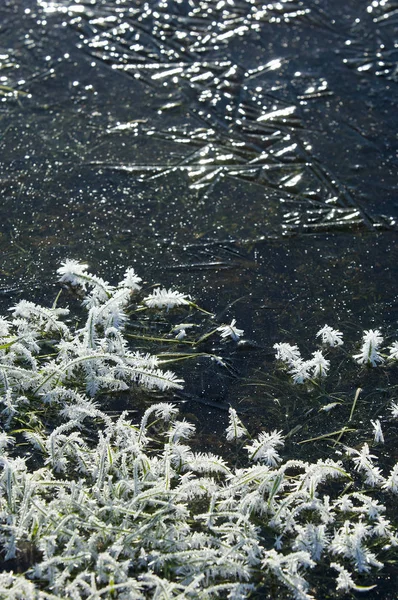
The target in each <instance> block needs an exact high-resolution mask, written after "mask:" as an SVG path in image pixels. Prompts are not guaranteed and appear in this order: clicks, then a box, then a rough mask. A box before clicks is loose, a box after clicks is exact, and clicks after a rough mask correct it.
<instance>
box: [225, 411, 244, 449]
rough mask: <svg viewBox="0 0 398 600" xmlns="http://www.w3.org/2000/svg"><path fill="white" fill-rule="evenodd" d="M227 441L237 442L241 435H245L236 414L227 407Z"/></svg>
mask: <svg viewBox="0 0 398 600" xmlns="http://www.w3.org/2000/svg"><path fill="white" fill-rule="evenodd" d="M226 434H227V440H228V442H230V441H231V440H237V439H238V438H240V437H242V436H243V435H247V429H246V427H245V426H244V425H243V423H242V421H241V420H240V419H239V417H238V415H237V412H236V410H235V409H234V408H232V407H231V406H230V407H229V425H228V427H227V429H226Z"/></svg>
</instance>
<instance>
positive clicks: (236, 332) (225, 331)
mask: <svg viewBox="0 0 398 600" xmlns="http://www.w3.org/2000/svg"><path fill="white" fill-rule="evenodd" d="M235 325H236V319H232V321H231V324H230V325H220V327H217V329H216V331H218V332H219V333H220V336H221V337H222V338H224V339H225V338H227V337H230V338H231V339H233V340H234V342H237V341H238V340H239V338H240V337H242V335H243V334H244V331H243V329H238V328H237V327H235Z"/></svg>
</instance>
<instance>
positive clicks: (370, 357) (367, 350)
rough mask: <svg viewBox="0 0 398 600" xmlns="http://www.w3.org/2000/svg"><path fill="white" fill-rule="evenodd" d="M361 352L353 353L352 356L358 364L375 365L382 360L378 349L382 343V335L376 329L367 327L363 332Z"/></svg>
mask: <svg viewBox="0 0 398 600" xmlns="http://www.w3.org/2000/svg"><path fill="white" fill-rule="evenodd" d="M362 339H363V344H362V348H361V352H360V353H359V354H355V355H354V358H355V360H356V361H357V363H359V364H363V365H369V364H370V365H372V367H376V365H377V363H382V362H384V359H383V358H382V357H381V356H380V354H379V352H378V350H379V348H380V346H381V344H382V343H383V337H382V335H381V333H380V331H379V330H378V329H369V330H368V331H365V332H364V335H363V338H362Z"/></svg>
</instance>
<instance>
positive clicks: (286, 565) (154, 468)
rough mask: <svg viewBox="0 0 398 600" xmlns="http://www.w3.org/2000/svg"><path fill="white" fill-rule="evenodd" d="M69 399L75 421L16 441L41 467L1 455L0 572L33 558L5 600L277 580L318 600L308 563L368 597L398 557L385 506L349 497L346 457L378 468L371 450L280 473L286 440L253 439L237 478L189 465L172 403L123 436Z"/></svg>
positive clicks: (231, 471)
mask: <svg viewBox="0 0 398 600" xmlns="http://www.w3.org/2000/svg"><path fill="white" fill-rule="evenodd" d="M75 400H76V405H75V409H81V411H80V412H79V410H75V412H74V415H73V419H72V420H70V419H68V416H67V412H68V411H61V412H60V413H59V416H60V421H61V423H60V424H59V425H58V426H57V427H56V428H55V429H54V430H53V431H52V432H51V434H49V433H48V432H46V429H45V428H44V427H43V428H42V429H41V430H40V431H38V432H37V434H36V439H35V438H34V437H33V436H26V442H27V443H28V444H30V445H32V447H34V448H35V453H36V455H37V454H38V452H40V454H41V457H42V465H39V466H32V464H30V463H29V457H20V456H16V455H15V454H14V449H13V446H12V445H11V444H10V443H9V441H8V440H6V441H5V443H4V444H2V445H1V450H0V462H1V464H2V467H3V469H2V473H1V475H0V515H1V516H0V518H1V521H2V527H1V528H0V545H1V548H2V554H3V559H4V561H5V563H4V564H5V565H7V561H8V560H11V559H14V558H17V559H18V557H20V556H22V554H23V555H24V556H25V557H26V556H29V557H30V558H29V561H28V562H29V566H28V567H26V570H25V571H24V572H23V573H20V574H18V575H14V574H13V573H3V574H1V575H0V594H1V595H2V596H3V597H7V598H8V597H10V598H12V597H15V598H18V597H23V598H26V599H29V598H32V599H33V598H39V597H42V598H52V599H54V598H59V599H61V598H62V599H71V600H72V599H73V600H75V599H77V600H83V599H87V598H95V597H98V598H102V597H111V596H110V593H111V591H112V597H114V598H120V599H121V600H122V599H127V598H137V599H149V598H153V597H162V598H170V599H171V598H176V597H177V598H178V597H179V598H181V599H182V598H193V599H197V600H200V599H201V598H225V597H228V598H249V597H250V594H251V593H252V592H253V591H255V590H256V589H257V588H259V587H262V588H263V587H264V586H265V587H267V586H268V585H270V584H271V582H273V583H272V585H273V586H275V579H276V580H277V581H278V582H279V584H280V585H281V586H282V587H284V588H286V590H287V592H288V595H289V597H291V598H294V599H299V600H311V599H313V598H318V600H322V598H320V597H319V596H318V597H317V596H316V595H314V593H313V590H312V587H313V583H312V574H311V570H312V568H313V567H314V566H315V565H316V564H319V565H321V566H322V570H323V572H324V573H325V575H326V576H329V577H333V573H334V572H335V571H337V573H338V576H337V585H338V586H340V589H359V588H361V589H362V587H367V589H372V587H373V586H372V585H370V586H362V585H361V582H362V581H363V577H362V578H361V577H360V579H359V583H358V582H357V580H358V575H359V576H361V573H362V574H365V575H367V578H366V582H368V580H369V578H370V577H371V574H372V573H373V572H376V573H377V571H378V570H379V569H382V568H383V558H382V557H384V556H385V557H388V556H389V548H390V549H391V551H395V550H394V549H395V548H396V547H397V545H398V537H397V531H396V528H395V527H394V525H393V524H392V523H391V522H390V521H389V520H388V519H387V518H386V517H385V516H384V515H385V513H386V512H387V509H386V506H384V505H383V504H382V503H381V502H380V501H379V499H376V498H374V496H373V493H372V490H369V489H368V490H366V491H363V492H355V491H352V490H353V489H354V490H355V489H360V488H361V486H362V487H363V485H364V484H363V481H362V483H361V472H357V471H356V468H355V466H356V464H357V460H356V458H357V457H358V456H361V457H362V456H363V457H364V460H365V462H367V463H369V462H371V463H372V464H373V461H374V460H376V459H375V457H370V456H369V452H368V450H367V449H365V450H364V451H358V454H357V455H355V457H354V460H352V459H350V458H349V457H348V458H347V459H346V460H345V463H344V464H343V463H342V462H339V461H333V460H331V459H327V460H319V461H317V462H316V463H312V464H311V463H308V462H306V461H302V460H287V461H286V460H283V458H282V457H280V456H276V454H275V448H276V446H280V447H282V446H283V442H284V439H283V436H282V434H281V433H280V432H276V431H274V432H272V433H268V432H262V433H261V434H260V435H259V436H258V437H257V438H256V439H255V440H254V442H253V443H252V444H248V445H247V446H246V450H248V458H247V459H246V461H245V464H241V466H240V467H239V468H236V467H234V466H233V465H230V464H228V463H227V462H226V461H225V460H223V459H222V458H220V457H218V456H216V455H214V454H211V453H196V452H194V451H193V450H192V449H191V447H190V446H189V444H188V442H187V440H189V438H191V437H192V435H193V434H194V432H195V427H194V426H193V425H192V424H190V423H188V422H186V421H184V420H180V419H179V418H178V410H177V408H176V407H175V406H173V405H172V404H168V403H157V404H154V405H153V406H151V407H149V408H148V409H147V410H146V412H145V414H144V415H143V417H142V419H141V422H140V423H133V422H131V420H130V419H129V417H128V415H127V413H123V414H121V415H119V416H118V417H117V418H110V417H109V416H108V415H106V414H105V413H103V412H101V411H100V410H99V409H98V408H96V407H95V404H94V403H93V401H92V400H90V399H89V398H85V397H84V396H83V395H81V396H80V398H79V401H78V400H77V399H75ZM231 418H234V415H232V416H231ZM94 430H96V431H97V435H96V436H95V438H93V434H92V432H93V431H94ZM16 435H17V434H16V433H15V432H14V433H11V434H10V436H9V437H10V438H14V437H15V436H16ZM37 442H39V446H38V445H37ZM38 448H40V451H39V450H38ZM270 451H271V452H270ZM356 452H357V451H356ZM243 457H244V455H243V456H242V460H243ZM360 460H362V458H361V459H360ZM261 463H262V464H261ZM36 465H37V461H36ZM368 466H369V465H368ZM397 470H398V464H397V465H396V466H395V467H394V469H393V472H392V473H391V474H390V475H389V476H388V477H385V476H384V475H383V474H382V473H381V471H380V470H379V477H378V478H377V480H375V481H374V488H375V490H376V491H378V498H380V492H381V491H382V490H385V492H384V493H393V494H397V489H398V488H397V486H396V485H392V478H393V477H395V481H396V472H397ZM365 475H366V473H365ZM350 481H352V482H355V486H354V487H351V486H347V483H349V482H350ZM330 482H333V485H332V486H331V485H329V483H330ZM365 484H366V481H365ZM272 538H276V539H278V540H279V542H278V544H277V547H272V545H270V539H272ZM271 544H272V542H271ZM25 560H26V559H25ZM166 590H167V594H166V592H165V591H166ZM364 591H365V590H364ZM18 594H19V596H18Z"/></svg>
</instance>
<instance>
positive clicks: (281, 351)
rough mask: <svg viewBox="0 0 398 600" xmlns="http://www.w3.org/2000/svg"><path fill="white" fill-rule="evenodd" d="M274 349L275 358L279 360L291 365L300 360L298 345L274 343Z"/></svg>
mask: <svg viewBox="0 0 398 600" xmlns="http://www.w3.org/2000/svg"><path fill="white" fill-rule="evenodd" d="M273 347H274V348H275V350H276V355H275V358H276V360H281V361H283V362H285V363H287V364H289V365H293V363H295V362H296V361H298V360H301V354H300V350H299V349H298V346H292V345H291V344H288V343H286V342H281V343H279V344H274V346H273Z"/></svg>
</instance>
